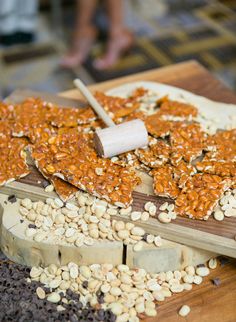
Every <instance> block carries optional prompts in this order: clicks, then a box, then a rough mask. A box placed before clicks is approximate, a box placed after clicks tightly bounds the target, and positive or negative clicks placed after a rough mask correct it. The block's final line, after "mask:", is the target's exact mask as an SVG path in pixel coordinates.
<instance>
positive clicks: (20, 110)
mask: <svg viewBox="0 0 236 322" xmlns="http://www.w3.org/2000/svg"><path fill="white" fill-rule="evenodd" d="M49 117H50V113H49V110H48V108H47V104H46V103H44V102H43V101H42V100H41V99H39V98H28V99H26V100H25V101H24V102H22V103H21V104H18V105H15V107H14V121H15V124H14V126H13V129H12V134H13V136H16V137H22V136H29V135H30V132H31V131H32V129H35V128H40V127H45V124H48V121H47V120H48V119H49Z"/></svg>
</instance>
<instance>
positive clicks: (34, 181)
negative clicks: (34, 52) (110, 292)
mask: <svg viewBox="0 0 236 322" xmlns="http://www.w3.org/2000/svg"><path fill="white" fill-rule="evenodd" d="M29 96H36V97H41V98H42V99H45V100H48V101H51V102H55V103H57V104H60V105H61V106H64V107H69V106H77V107H83V103H82V102H81V101H79V100H74V99H73V100H72V99H67V98H62V97H60V96H56V95H51V94H48V93H38V92H33V91H30V90H17V91H15V92H14V93H12V95H10V97H8V99H7V101H9V102H13V103H17V102H20V101H22V100H23V99H24V98H26V97H29ZM142 177H143V181H144V182H143V184H142V185H141V186H140V187H138V188H137V191H135V192H134V193H133V197H134V203H133V208H134V210H143V205H144V203H145V202H147V201H148V200H150V201H153V202H154V203H155V204H156V205H157V208H159V206H160V205H161V204H162V203H163V202H164V201H168V199H167V198H159V197H156V196H153V195H148V194H147V192H150V193H151V191H152V188H151V185H152V180H151V178H149V176H147V175H144V176H142ZM43 180H44V179H43V177H42V175H41V174H40V173H39V172H38V171H37V170H36V168H34V167H33V166H32V171H31V174H29V175H28V176H27V177H25V178H22V179H21V180H19V181H16V182H12V183H10V184H8V185H7V186H5V187H1V189H0V191H1V192H2V193H6V194H16V196H17V197H26V196H27V197H29V198H31V199H34V200H37V199H39V198H41V199H45V198H47V197H48V196H49V193H46V192H45V191H44V189H43V188H42V181H43ZM51 196H52V197H53V196H55V193H52V194H51ZM169 201H170V200H169ZM116 218H122V219H123V220H128V218H126V217H123V216H122V217H121V216H116ZM137 224H138V225H140V226H142V227H143V228H144V229H145V230H146V231H147V232H148V233H153V234H160V235H161V236H162V237H163V238H165V239H168V240H171V241H174V242H178V243H183V244H185V245H188V246H192V247H197V248H200V249H204V250H208V251H211V252H215V253H218V254H223V255H228V256H231V257H234V258H236V240H235V239H234V238H235V235H236V230H235V227H236V218H235V217H231V218H225V220H224V221H223V222H217V221H216V220H214V219H213V218H212V217H211V218H209V220H208V221H197V220H191V219H188V218H177V219H176V220H175V221H173V222H172V223H170V224H162V223H160V222H159V221H158V220H157V219H155V218H151V219H150V220H149V221H148V222H138V223H137Z"/></svg>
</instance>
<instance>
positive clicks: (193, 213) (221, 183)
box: [175, 173, 231, 220]
mask: <svg viewBox="0 0 236 322" xmlns="http://www.w3.org/2000/svg"><path fill="white" fill-rule="evenodd" d="M230 184H231V181H230V180H228V179H223V178H221V177H219V176H217V175H211V174H206V173H204V174H202V173H199V174H196V175H194V176H192V177H189V179H188V180H187V182H186V184H185V187H184V189H183V190H182V191H181V193H180V194H179V196H178V197H177V199H176V201H175V205H176V207H175V210H176V212H177V213H178V214H179V215H180V216H183V217H186V216H187V217H189V218H193V219H200V220H207V219H208V217H209V216H210V215H211V213H212V211H213V209H214V207H215V206H216V204H217V202H218V201H219V199H220V198H221V197H222V195H223V193H224V191H225V190H226V189H228V187H229V186H230Z"/></svg>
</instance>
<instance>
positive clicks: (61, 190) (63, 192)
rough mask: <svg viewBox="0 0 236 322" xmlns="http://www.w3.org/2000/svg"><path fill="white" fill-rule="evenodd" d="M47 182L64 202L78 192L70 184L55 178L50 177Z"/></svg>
mask: <svg viewBox="0 0 236 322" xmlns="http://www.w3.org/2000/svg"><path fill="white" fill-rule="evenodd" d="M49 181H50V182H51V183H52V184H53V186H54V188H55V191H56V193H57V194H58V196H59V197H60V198H61V200H63V201H64V202H66V201H68V200H70V199H71V198H73V197H74V196H75V194H76V192H78V190H79V189H78V188H76V187H74V186H73V185H72V184H70V183H68V182H66V181H64V180H62V179H60V178H57V177H53V176H51V177H50V178H49Z"/></svg>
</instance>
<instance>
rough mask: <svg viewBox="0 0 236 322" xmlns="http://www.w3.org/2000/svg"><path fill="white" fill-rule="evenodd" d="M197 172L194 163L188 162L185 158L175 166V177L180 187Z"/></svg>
mask: <svg viewBox="0 0 236 322" xmlns="http://www.w3.org/2000/svg"><path fill="white" fill-rule="evenodd" d="M196 172H197V170H196V168H195V167H194V166H193V165H191V164H190V163H186V162H184V161H183V160H181V161H180V162H179V163H178V164H176V165H175V166H173V173H174V179H176V180H177V181H178V187H179V188H183V187H184V186H185V183H186V181H187V180H188V178H189V177H190V176H192V175H194V174H195V173H196Z"/></svg>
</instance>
